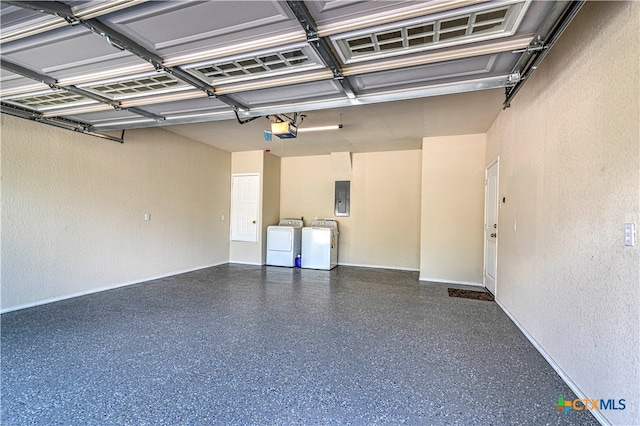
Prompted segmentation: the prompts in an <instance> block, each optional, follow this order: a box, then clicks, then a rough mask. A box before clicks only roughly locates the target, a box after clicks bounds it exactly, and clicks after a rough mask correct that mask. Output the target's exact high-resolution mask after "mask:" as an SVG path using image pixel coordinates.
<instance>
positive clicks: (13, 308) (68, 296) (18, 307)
mask: <svg viewBox="0 0 640 426" xmlns="http://www.w3.org/2000/svg"><path fill="white" fill-rule="evenodd" d="M226 263H228V262H226V261H225V262H220V263H214V264H211V265H205V266H197V267H195V268H190V269H184V270H181V271H174V272H170V273H168V274H162V275H155V276H152V277H148V278H143V279H140V280H135V281H127V282H123V283H118V284H113V285H109V286H105V287H98V288H93V289H90V290H86V291H81V292H78V293H71V294H66V295H64V296H57V297H52V298H49V299H44V300H38V301H35V302H30V303H25V304H23V305H16V306H10V307H8V308H5V309H2V310H0V314H4V313H7V312H13V311H19V310H21V309H27V308H33V307H35V306H40V305H46V304H47V303H53V302H59V301H61V300H67V299H73V298H74V297H80V296H86V295H88V294H93V293H100V292H101V291H107V290H113V289H116V288H120V287H126V286H129V285H134V284H140V283H144V282H147V281H153V280H158V279H160V278H167V277H172V276H174V275H180V274H186V273H187V272H193V271H198V270H200V269H206V268H211V267H213V266H219V265H224V264H226Z"/></svg>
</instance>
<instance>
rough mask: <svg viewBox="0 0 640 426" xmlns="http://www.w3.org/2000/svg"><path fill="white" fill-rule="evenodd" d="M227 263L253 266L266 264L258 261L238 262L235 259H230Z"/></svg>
mask: <svg viewBox="0 0 640 426" xmlns="http://www.w3.org/2000/svg"><path fill="white" fill-rule="evenodd" d="M225 263H231V264H233V265H251V266H262V265H264V263H256V262H238V261H235V260H230V261H228V262H225Z"/></svg>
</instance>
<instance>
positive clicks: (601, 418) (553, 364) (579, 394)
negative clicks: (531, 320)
mask: <svg viewBox="0 0 640 426" xmlns="http://www.w3.org/2000/svg"><path fill="white" fill-rule="evenodd" d="M496 303H497V304H498V306H500V309H502V310H503V311H504V313H505V314H507V316H508V317H509V318H510V319H511V321H513V323H514V324H515V325H516V327H518V329H520V331H521V332H522V334H524V337H526V338H527V340H529V342H531V344H532V345H533V347H534V348H536V350H537V351H538V352H540V355H542V356H543V357H544V359H545V360H546V361H547V362H548V363H549V365H550V366H551V368H553V369H554V370H555V372H556V373H558V376H560V378H561V379H562V380H563V381H564V382H565V383H566V384H567V386H569V388H571V390H572V391H573V393H575V394H576V396H577V397H578V398H580V399H588V398H587V396H586V395H585V394H584V392H582V391H581V390H580V388H579V387H578V385H576V384H575V383H574V382H573V380H571V379H570V378H569V376H568V375H567V374H566V373H565V372H564V371H563V370H562V368H560V366H559V365H558V364H557V363H556V362H555V361H554V360H553V358H551V355H549V354H548V353H547V351H545V350H544V349H543V348H542V346H541V345H540V344H539V343H538V341H537V340H536V339H535V338H534V337H533V336H532V335H531V334H529V332H528V331H527V329H526V328H524V327H523V326H522V324H520V322H519V321H518V320H517V319H516V318H515V317H514V316H513V314H512V313H511V312H509V310H508V309H507V308H506V307H505V306H504V305H503V304H502V303H500V301H498V300H496ZM590 412H591V414H592V415H593V417H595V419H596V420H597V421H598V422H599V423H600V424H601V425H603V426H610V425H611V423H610V422H609V421H608V420H607V419H606V417H604V416H603V415H602V413H601V412H600V411H599V410H592V411H590Z"/></svg>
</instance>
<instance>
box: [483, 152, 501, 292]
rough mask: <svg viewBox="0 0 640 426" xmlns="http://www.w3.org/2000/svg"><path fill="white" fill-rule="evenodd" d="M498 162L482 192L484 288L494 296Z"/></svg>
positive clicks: (486, 180)
mask: <svg viewBox="0 0 640 426" xmlns="http://www.w3.org/2000/svg"><path fill="white" fill-rule="evenodd" d="M498 164H499V162H498V160H496V161H495V162H494V163H493V164H491V165H490V166H489V167H488V168H487V171H486V174H485V176H486V179H485V190H484V286H485V287H486V289H487V290H489V291H490V292H491V293H492V294H494V295H495V294H496V275H497V270H498Z"/></svg>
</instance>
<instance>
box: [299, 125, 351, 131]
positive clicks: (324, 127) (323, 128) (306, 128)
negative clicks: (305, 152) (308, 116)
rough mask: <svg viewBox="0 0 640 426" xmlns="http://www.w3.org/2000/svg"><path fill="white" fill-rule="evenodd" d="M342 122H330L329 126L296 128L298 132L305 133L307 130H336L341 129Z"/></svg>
mask: <svg viewBox="0 0 640 426" xmlns="http://www.w3.org/2000/svg"><path fill="white" fill-rule="evenodd" d="M342 127H343V126H342V124H332V125H330V126H317V127H301V128H299V129H298V133H307V132H321V131H324V130H338V129H342Z"/></svg>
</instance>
